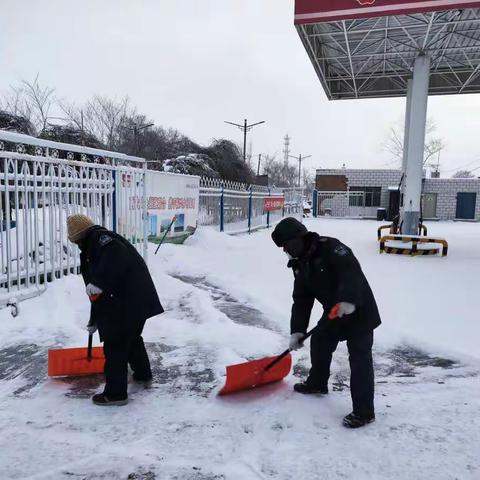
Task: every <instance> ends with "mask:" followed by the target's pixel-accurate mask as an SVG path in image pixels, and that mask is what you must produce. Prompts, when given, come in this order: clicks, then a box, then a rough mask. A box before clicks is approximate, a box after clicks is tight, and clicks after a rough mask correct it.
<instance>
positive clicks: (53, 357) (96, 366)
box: [48, 333, 105, 377]
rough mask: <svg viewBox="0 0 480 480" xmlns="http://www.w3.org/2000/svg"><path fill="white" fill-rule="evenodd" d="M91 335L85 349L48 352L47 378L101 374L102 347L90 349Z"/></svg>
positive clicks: (59, 349)
mask: <svg viewBox="0 0 480 480" xmlns="http://www.w3.org/2000/svg"><path fill="white" fill-rule="evenodd" d="M92 338H93V334H92V333H90V334H89V335H88V347H87V348H55V349H52V350H49V351H48V376H49V377H66V376H74V375H93V374H95V373H103V368H104V366H105V356H104V355H103V347H94V348H92Z"/></svg>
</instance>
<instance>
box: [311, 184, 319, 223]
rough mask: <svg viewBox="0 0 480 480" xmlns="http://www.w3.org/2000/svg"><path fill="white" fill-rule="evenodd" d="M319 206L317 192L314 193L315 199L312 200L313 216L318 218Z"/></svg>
mask: <svg viewBox="0 0 480 480" xmlns="http://www.w3.org/2000/svg"><path fill="white" fill-rule="evenodd" d="M317 205H318V192H317V191H316V190H314V191H313V199H312V216H313V217H315V218H316V217H317Z"/></svg>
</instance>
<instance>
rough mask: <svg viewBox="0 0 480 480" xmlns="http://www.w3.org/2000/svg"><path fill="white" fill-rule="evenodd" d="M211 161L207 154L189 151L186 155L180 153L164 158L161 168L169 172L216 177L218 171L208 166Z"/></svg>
mask: <svg viewBox="0 0 480 480" xmlns="http://www.w3.org/2000/svg"><path fill="white" fill-rule="evenodd" d="M211 161H212V160H211V159H210V158H209V156H208V155H204V154H201V153H189V154H188V155H180V156H178V157H176V158H173V159H168V160H165V162H164V163H163V170H164V171H165V172H170V173H183V174H185V175H198V176H200V177H211V178H217V177H218V173H217V172H216V171H215V170H214V169H213V168H212V167H211V166H210V163H211Z"/></svg>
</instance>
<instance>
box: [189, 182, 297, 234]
mask: <svg viewBox="0 0 480 480" xmlns="http://www.w3.org/2000/svg"><path fill="white" fill-rule="evenodd" d="M302 213H303V203H302V194H301V192H300V191H299V190H295V189H287V190H285V191H283V190H281V189H269V188H268V187H262V186H258V185H247V184H245V183H238V182H229V181H222V180H219V179H211V178H202V179H201V181H200V211H199V216H198V219H199V223H200V224H201V225H213V226H218V227H219V229H220V231H221V232H227V233H242V232H251V231H254V230H257V229H259V228H268V227H270V226H271V225H275V224H276V223H278V222H279V221H280V220H281V219H282V218H283V217H285V216H297V217H301V216H302Z"/></svg>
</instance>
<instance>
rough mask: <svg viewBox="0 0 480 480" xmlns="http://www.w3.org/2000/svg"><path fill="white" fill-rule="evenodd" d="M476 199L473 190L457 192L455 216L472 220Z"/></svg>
mask: <svg viewBox="0 0 480 480" xmlns="http://www.w3.org/2000/svg"><path fill="white" fill-rule="evenodd" d="M476 201H477V194H476V193H475V192H458V193H457V213H456V215H455V217H456V218H458V219H463V220H473V219H474V218H475V203H476Z"/></svg>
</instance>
